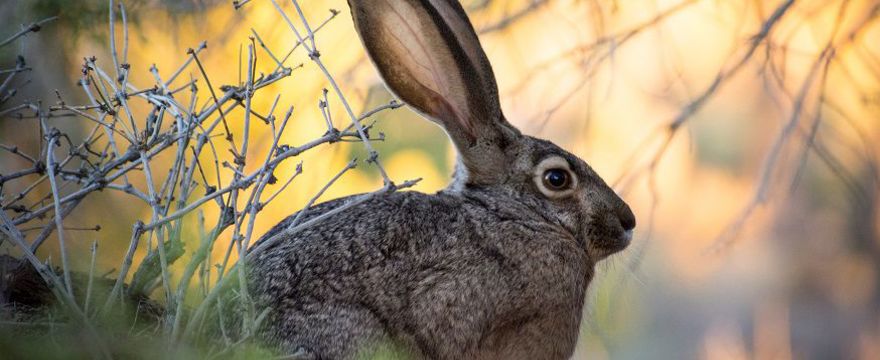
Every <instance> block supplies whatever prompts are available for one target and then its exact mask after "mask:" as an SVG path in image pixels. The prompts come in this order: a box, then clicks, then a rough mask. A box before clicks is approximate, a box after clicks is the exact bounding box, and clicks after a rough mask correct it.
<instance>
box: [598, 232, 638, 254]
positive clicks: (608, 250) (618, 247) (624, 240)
mask: <svg viewBox="0 0 880 360" xmlns="http://www.w3.org/2000/svg"><path fill="white" fill-rule="evenodd" d="M632 239H633V231H632V230H625V231H621V232H620V233H619V235H618V236H613V237H609V238H607V239H605V241H602V243H601V246H599V249H598V250H599V251H598V252H599V253H600V254H599V260H601V259H604V258H606V257H608V256H609V255H612V254H615V253H618V252H620V251H623V249H626V247H627V246H629V244H630V243H631V242H632Z"/></svg>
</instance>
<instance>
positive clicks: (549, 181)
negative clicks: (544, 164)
mask: <svg viewBox="0 0 880 360" xmlns="http://www.w3.org/2000/svg"><path fill="white" fill-rule="evenodd" d="M543 180H544V186H546V187H547V188H548V189H550V190H553V191H560V190H565V189H566V188H568V184H569V183H570V182H571V175H569V174H568V170H565V169H558V168H557V169H549V170H547V171H545V172H544V177H543Z"/></svg>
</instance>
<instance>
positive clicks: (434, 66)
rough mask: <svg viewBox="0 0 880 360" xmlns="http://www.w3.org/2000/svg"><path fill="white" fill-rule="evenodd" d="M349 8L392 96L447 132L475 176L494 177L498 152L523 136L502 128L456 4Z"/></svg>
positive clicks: (478, 50)
mask: <svg viewBox="0 0 880 360" xmlns="http://www.w3.org/2000/svg"><path fill="white" fill-rule="evenodd" d="M348 3H349V6H350V7H351V12H352V18H353V19H354V24H355V28H356V29H357V32H358V34H359V35H360V38H361V40H362V41H363V43H364V46H365V47H366V49H367V53H368V54H369V55H370V58H371V59H372V60H373V63H374V64H375V65H376V67H377V68H378V70H379V73H380V74H381V75H382V78H383V79H384V80H385V83H386V84H387V85H388V87H389V88H390V89H391V91H392V92H394V93H395V94H396V95H397V96H398V97H399V98H400V99H401V100H403V101H404V102H405V103H407V104H408V105H410V106H412V107H413V108H415V109H416V110H417V111H418V112H420V113H422V114H423V115H425V116H426V117H428V118H429V119H431V120H433V121H435V122H437V123H439V124H440V125H442V126H443V127H444V128H445V129H446V132H447V133H448V134H449V136H450V137H451V138H452V140H453V141H454V142H455V145H456V147H457V148H458V150H459V152H460V153H461V154H462V155H463V157H464V159H463V160H464V162H465V165H466V166H467V168H468V170H469V172H470V173H471V174H473V175H476V173H480V172H487V171H491V172H495V173H497V170H499V169H489V168H492V167H495V166H500V165H501V164H500V163H503V162H504V161H503V160H502V159H500V155H501V148H503V147H504V144H505V143H506V142H508V141H510V137H511V136H518V135H519V132H518V131H517V130H516V129H514V128H513V127H511V126H510V125H509V124H507V122H506V121H505V120H504V116H503V115H502V113H501V107H500V105H499V102H498V87H497V85H496V83H495V75H494V74H493V73H492V68H491V66H490V65H489V61H488V59H487V58H486V54H485V53H484V52H483V48H482V47H481V46H480V43H479V40H478V38H477V35H476V33H475V32H474V28H473V26H472V25H471V23H470V21H469V20H468V18H467V15H466V14H465V12H464V10H463V9H462V7H461V5H460V4H459V3H458V1H457V0H349V1H348ZM495 161H499V162H500V163H499V164H495V163H494V162H495ZM472 180H476V179H472Z"/></svg>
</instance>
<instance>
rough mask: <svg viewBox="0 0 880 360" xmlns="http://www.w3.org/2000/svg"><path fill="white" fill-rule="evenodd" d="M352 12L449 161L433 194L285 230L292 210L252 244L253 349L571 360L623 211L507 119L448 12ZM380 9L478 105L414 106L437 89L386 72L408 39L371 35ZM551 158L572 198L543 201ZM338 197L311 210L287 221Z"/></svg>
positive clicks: (379, 62) (413, 4)
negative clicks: (263, 314)
mask: <svg viewBox="0 0 880 360" xmlns="http://www.w3.org/2000/svg"><path fill="white" fill-rule="evenodd" d="M349 3H350V5H351V7H352V13H353V16H354V18H355V25H356V27H357V29H358V32H359V35H361V37H362V39H363V41H364V45H365V46H366V48H367V51H368V53H369V54H370V57H371V59H373V61H374V62H375V63H376V66H377V68H378V69H379V71H380V73H382V75H383V78H384V79H385V80H386V83H387V84H388V85H389V88H390V89H391V90H392V91H394V92H395V93H396V94H397V95H398V97H400V98H401V100H403V101H405V102H407V103H408V104H410V105H411V106H412V107H413V108H415V109H416V110H417V111H419V112H420V113H423V114H425V115H426V116H427V117H428V118H429V119H431V120H433V121H436V122H438V123H439V124H441V125H442V126H443V127H444V128H445V129H446V130H447V133H449V135H450V137H451V138H452V140H453V141H454V143H455V144H456V147H457V149H458V150H459V153H460V154H461V165H460V166H459V167H458V168H457V170H456V174H455V179H454V181H453V184H451V185H450V186H449V187H448V188H447V189H446V190H443V191H440V192H438V193H437V194H431V195H429V194H423V193H419V192H397V193H391V194H388V195H382V196H378V197H376V198H374V199H372V200H370V201H367V202H365V203H361V204H358V205H355V206H353V207H350V208H348V209H346V210H344V211H342V212H340V213H339V214H337V215H334V216H331V217H328V218H327V219H325V220H322V221H321V222H320V223H318V224H316V226H312V227H310V228H308V229H306V230H303V231H300V232H297V233H292V232H291V230H290V229H289V226H288V225H290V222H291V221H292V220H293V218H294V217H296V214H294V215H291V216H290V217H288V218H287V219H286V220H284V221H282V222H281V223H279V224H278V225H276V226H275V227H274V228H273V229H272V230H270V231H269V232H268V233H267V234H265V235H264V236H263V237H262V238H261V240H260V242H265V241H267V240H268V239H273V240H272V243H271V245H269V246H266V247H265V248H263V249H261V250H260V252H258V253H256V254H254V255H253V256H252V257H251V258H249V260H248V279H249V284H250V288H251V289H250V290H251V295H252V296H253V297H254V298H255V299H256V301H257V303H258V304H259V305H260V308H259V309H263V308H266V307H268V308H270V310H269V316H268V318H267V319H266V321H265V322H264V327H263V329H262V330H261V335H262V336H263V339H264V340H265V341H266V342H268V343H270V344H272V345H275V346H278V347H279V348H280V349H282V350H283V351H286V352H289V353H298V354H300V355H302V356H303V357H304V358H315V359H349V358H356V357H358V356H363V355H365V354H369V351H370V349H371V348H374V347H375V346H377V345H383V344H393V346H395V347H396V348H398V349H401V350H402V351H404V352H406V353H407V354H408V355H409V356H412V357H415V358H427V359H564V358H567V357H569V356H571V354H572V352H573V351H574V346H575V343H576V340H577V335H578V327H579V324H580V322H581V313H582V308H583V304H584V297H585V292H586V289H587V285H588V283H589V282H590V279H591V277H592V274H593V268H594V266H595V264H596V262H597V261H599V260H601V259H603V258H605V257H607V256H608V255H610V254H612V253H614V252H617V251H620V250H622V249H623V248H625V247H626V245H627V244H628V242H629V239H630V236H631V230H632V228H633V227H634V226H635V219H634V217H633V214H632V212H631V211H630V209H629V207H628V206H627V205H626V204H625V203H624V202H623V201H622V200H621V199H620V198H619V197H618V196H617V195H616V194H615V193H614V192H613V190H611V189H610V188H609V187H608V186H607V185H606V184H605V182H604V181H603V180H602V179H601V178H600V177H599V176H598V175H597V174H596V173H595V172H594V171H593V170H592V169H591V168H590V167H589V166H588V165H587V164H586V163H585V162H584V161H583V160H581V159H579V158H577V157H576V156H574V155H572V154H570V153H568V152H566V151H565V150H563V149H561V148H559V147H558V146H556V145H554V144H552V143H550V142H548V141H545V140H541V139H536V138H533V137H530V136H526V135H522V134H520V132H519V131H518V130H516V129H515V128H514V127H513V126H511V125H510V124H509V123H507V121H506V120H505V119H504V117H503V115H502V114H501V111H500V106H499V105H498V104H497V89H496V88H495V80H494V75H493V74H491V68H490V67H488V65H487V64H488V62H486V65H479V64H475V63H474V59H475V56H476V58H477V61H478V62H481V61H484V60H485V59H484V58H485V55H484V54H483V53H482V49H481V48H480V47H479V43H478V42H477V40H476V35H475V34H473V28H472V27H471V25H470V23H469V22H468V20H467V18H466V17H465V15H464V11H463V10H461V7H460V5H459V4H458V2H457V1H455V0H430V1H429V0H363V1H360V0H357V1H356V0H350V2H349ZM383 11H395V12H396V13H399V14H403V15H400V16H402V17H403V18H404V19H405V20H409V21H414V22H421V23H420V24H421V25H420V26H421V29H422V30H424V32H425V34H422V33H421V32H417V33H414V35H415V36H418V39H419V41H420V42H422V44H428V45H431V46H433V47H432V48H429V51H431V52H432V53H436V54H437V56H444V55H445V56H447V58H446V59H445V60H444V59H441V60H438V61H437V64H439V65H437V64H435V65H437V66H439V68H438V69H433V70H442V71H444V72H446V73H448V74H449V75H448V76H450V77H456V76H457V77H458V78H459V79H464V80H473V78H474V76H477V77H479V79H478V80H479V81H480V82H482V83H480V84H475V85H474V84H472V83H471V85H465V86H464V88H462V89H456V91H464V92H466V93H467V94H468V95H470V96H468V98H471V97H482V98H483V99H482V100H480V101H483V102H485V103H473V102H472V100H471V99H469V100H468V101H469V103H468V104H466V105H461V104H460V103H456V100H455V99H452V98H449V97H444V94H442V93H439V94H438V93H430V94H428V95H424V93H423V92H424V91H425V88H431V86H433V85H436V84H427V86H422V87H419V86H413V85H412V81H413V79H415V80H419V79H424V78H426V77H422V78H419V75H420V74H409V73H405V72H406V71H411V70H406V69H413V67H409V68H407V66H406V65H411V64H399V63H397V62H398V61H399V62H405V61H406V60H396V59H395V58H390V59H389V57H393V56H399V55H400V54H398V53H396V51H399V49H401V48H403V49H406V48H407V43H402V45H401V46H397V47H393V46H386V44H387V41H390V40H389V39H390V38H389V36H396V38H399V37H400V36H399V34H395V33H394V32H395V31H398V30H397V29H391V30H389V29H386V28H382V26H383V25H385V24H384V23H382V21H385V17H383V16H382V15H381V14H386V13H383ZM407 14H416V17H415V18H413V19H409V18H407V16H409V15H407ZM462 20H463V21H462ZM462 24H464V25H462ZM367 29H370V30H371V31H372V35H367V34H365V32H366V30H367ZM432 31H433V32H432ZM438 34H439V35H438ZM403 35H413V33H407V34H403ZM403 38H405V36H403ZM382 41H386V43H380V42H382ZM431 49H434V50H431ZM437 49H439V50H437ZM444 49H445V50H444ZM474 49H477V50H479V51H478V52H474ZM441 50H442V51H441ZM465 52H469V53H468V54H463V53H465ZM449 54H452V55H451V56H452V57H449V56H450V55H449ZM475 54H476V55H475ZM444 64H445V65H444ZM449 64H452V65H449ZM391 65H394V66H393V67H392V66H391ZM401 68H402V69H404V70H397V69H401ZM486 69H488V70H486ZM486 71H488V74H487V73H486ZM395 72H404V73H395ZM468 74H470V76H469V75H468ZM475 74H476V75H475ZM408 76H409V77H410V78H407V77H408ZM401 78H404V79H403V80H401ZM428 78H429V77H428ZM417 85H418V84H417ZM416 92H421V93H416ZM493 96H494V99H493ZM459 106H461V107H466V108H467V109H466V111H464V112H466V113H465V114H464V116H467V117H469V119H467V121H471V122H475V123H472V124H470V129H468V128H467V126H464V125H462V124H463V121H465V120H462V118H461V116H462V114H461V112H456V111H452V112H450V108H453V109H455V108H457V107H459ZM551 157H559V158H561V159H563V161H564V162H565V163H567V166H566V167H567V168H568V170H569V171H570V172H571V174H570V175H571V176H573V177H575V178H576V180H577V181H576V186H575V188H574V189H573V190H572V191H570V194H569V193H566V194H569V195H566V196H562V197H558V198H557V197H550V196H547V194H546V193H544V192H542V191H541V189H540V187H541V186H542V185H541V179H540V174H538V176H537V177H536V174H535V171H536V170H535V168H536V166H537V165H538V164H539V163H541V162H542V161H544V160H546V159H548V158H551ZM487 162H491V163H487ZM486 169H491V171H486ZM350 199H351V198H341V199H336V200H332V201H329V202H326V203H323V204H320V205H317V206H315V207H313V208H311V209H308V210H306V211H307V212H306V213H305V214H304V216H302V217H301V219H300V221H307V220H309V219H311V218H314V217H315V216H318V215H320V214H322V213H325V212H327V211H330V210H332V209H334V208H336V207H338V206H340V205H342V204H344V203H345V202H346V201H349V200H350Z"/></svg>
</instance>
